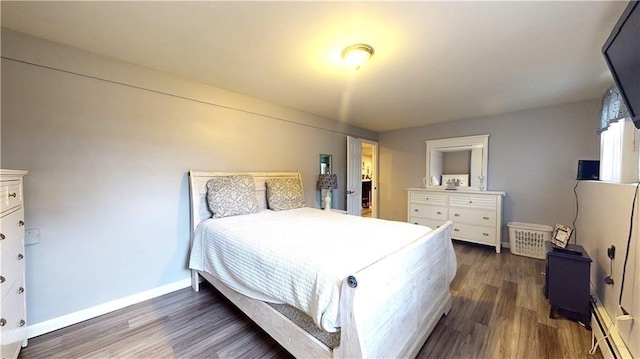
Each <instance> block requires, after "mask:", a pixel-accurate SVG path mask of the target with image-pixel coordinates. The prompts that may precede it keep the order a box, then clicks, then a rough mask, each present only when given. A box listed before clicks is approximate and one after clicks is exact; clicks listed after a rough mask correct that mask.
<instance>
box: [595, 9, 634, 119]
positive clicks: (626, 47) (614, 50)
mask: <svg viewBox="0 0 640 359" xmlns="http://www.w3.org/2000/svg"><path fill="white" fill-rule="evenodd" d="M602 54H603V55H604V58H605V60H606V62H607V66H608V67H609V71H611V75H613V80H614V81H615V83H616V86H617V87H618V90H619V91H620V93H621V95H622V99H623V100H624V102H625V103H626V104H627V108H628V109H629V113H630V115H631V119H632V120H633V123H634V124H635V126H636V128H640V6H638V1H631V2H629V4H628V5H627V7H626V8H625V9H624V12H623V13H622V15H621V16H620V19H618V22H617V23H616V26H615V27H614V28H613V30H611V35H609V38H608V39H607V41H606V42H605V43H604V46H602Z"/></svg>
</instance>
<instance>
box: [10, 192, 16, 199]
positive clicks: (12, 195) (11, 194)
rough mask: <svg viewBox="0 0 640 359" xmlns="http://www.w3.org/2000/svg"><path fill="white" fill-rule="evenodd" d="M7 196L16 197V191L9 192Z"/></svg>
mask: <svg viewBox="0 0 640 359" xmlns="http://www.w3.org/2000/svg"><path fill="white" fill-rule="evenodd" d="M9 197H13V198H16V197H18V194H17V193H16V192H13V193H9Z"/></svg>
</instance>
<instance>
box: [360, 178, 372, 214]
mask: <svg viewBox="0 0 640 359" xmlns="http://www.w3.org/2000/svg"><path fill="white" fill-rule="evenodd" d="M370 204H371V180H364V181H362V208H369V205H370Z"/></svg>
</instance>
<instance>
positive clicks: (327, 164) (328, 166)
mask: <svg viewBox="0 0 640 359" xmlns="http://www.w3.org/2000/svg"><path fill="white" fill-rule="evenodd" d="M332 161H333V155H326V154H322V153H321V154H320V174H321V175H324V174H330V173H332V171H333V168H332V166H333V163H332ZM326 195H327V190H326V189H321V190H320V198H318V203H320V206H321V207H322V208H324V206H325V203H324V202H325V201H324V200H323V198H324V197H325V196H326ZM330 196H331V203H334V202H333V191H331V194H330Z"/></svg>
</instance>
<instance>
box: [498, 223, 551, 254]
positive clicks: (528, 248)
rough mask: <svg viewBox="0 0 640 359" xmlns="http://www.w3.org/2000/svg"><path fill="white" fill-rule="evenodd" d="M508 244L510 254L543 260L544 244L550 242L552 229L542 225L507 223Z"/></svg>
mask: <svg viewBox="0 0 640 359" xmlns="http://www.w3.org/2000/svg"><path fill="white" fill-rule="evenodd" d="M507 227H509V244H510V250H511V253H513V254H517V255H519V256H526V257H532V258H538V259H545V258H546V255H547V253H546V252H545V249H544V242H545V241H549V240H551V233H552V232H553V228H552V227H550V226H545V225H542V224H530V223H520V222H509V223H507Z"/></svg>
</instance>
